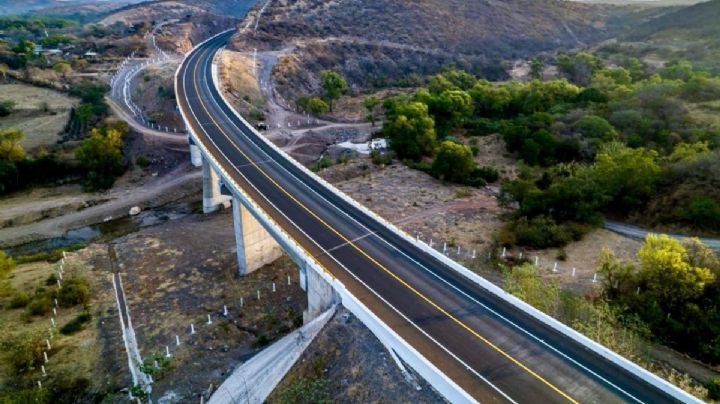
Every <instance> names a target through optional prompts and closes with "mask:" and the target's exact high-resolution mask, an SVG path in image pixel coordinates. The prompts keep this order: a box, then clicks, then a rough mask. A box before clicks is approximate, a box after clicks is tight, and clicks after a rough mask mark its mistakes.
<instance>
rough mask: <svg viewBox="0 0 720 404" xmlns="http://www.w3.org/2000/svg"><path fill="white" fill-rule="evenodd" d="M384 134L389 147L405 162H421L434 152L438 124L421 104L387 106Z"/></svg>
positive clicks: (395, 103) (407, 103) (394, 103)
mask: <svg viewBox="0 0 720 404" xmlns="http://www.w3.org/2000/svg"><path fill="white" fill-rule="evenodd" d="M385 108H386V111H387V112H386V114H385V116H386V117H387V119H385V122H384V123H383V133H384V134H385V135H386V136H387V137H388V140H389V143H390V147H391V148H392V149H393V150H394V151H395V153H396V154H397V155H398V157H400V158H403V159H413V160H417V159H420V158H421V157H422V156H426V155H432V154H433V151H434V149H435V139H436V135H435V121H433V119H432V118H431V117H430V115H429V114H428V106H427V105H426V104H423V103H422V102H403V101H400V102H388V103H386V104H385Z"/></svg>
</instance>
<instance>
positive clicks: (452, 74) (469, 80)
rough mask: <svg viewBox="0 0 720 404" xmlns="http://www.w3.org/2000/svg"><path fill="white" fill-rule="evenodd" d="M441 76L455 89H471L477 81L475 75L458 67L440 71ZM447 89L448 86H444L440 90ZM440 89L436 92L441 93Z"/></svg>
mask: <svg viewBox="0 0 720 404" xmlns="http://www.w3.org/2000/svg"><path fill="white" fill-rule="evenodd" d="M441 76H442V77H443V78H445V79H446V80H447V81H449V82H450V83H451V84H452V85H453V86H454V87H456V88H457V89H460V90H464V91H467V90H469V89H471V88H472V87H473V86H474V85H475V83H476V82H477V79H476V78H475V76H473V75H472V74H470V73H468V72H466V71H464V70H460V69H449V70H445V71H443V72H442V74H441ZM447 89H448V88H444V89H443V90H442V91H444V90H447ZM442 91H439V92H438V93H441V92H442Z"/></svg>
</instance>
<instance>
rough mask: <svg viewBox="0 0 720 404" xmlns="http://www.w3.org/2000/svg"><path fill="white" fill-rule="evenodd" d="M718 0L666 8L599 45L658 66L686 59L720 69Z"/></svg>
mask: <svg viewBox="0 0 720 404" xmlns="http://www.w3.org/2000/svg"><path fill="white" fill-rule="evenodd" d="M719 21H720V0H711V1H708V2H705V3H699V4H695V5H693V6H689V7H684V8H681V9H672V10H666V12H664V13H660V14H659V15H658V16H657V17H655V18H649V19H648V20H647V21H645V22H644V23H642V24H638V25H637V26H636V27H635V28H634V29H631V30H629V32H626V33H624V34H622V35H621V36H619V37H618V38H617V40H616V41H613V42H612V43H610V44H608V45H606V46H604V47H602V48H601V51H602V52H603V53H605V54H607V55H612V54H616V55H620V59H622V58H627V57H636V58H639V59H640V60H643V61H644V62H645V63H647V64H649V65H650V66H655V67H659V66H662V65H664V64H665V63H667V62H670V61H673V60H687V61H689V62H691V63H692V64H693V66H695V67H696V68H699V69H703V70H707V71H709V72H712V73H720V24H719V23H718V22H719Z"/></svg>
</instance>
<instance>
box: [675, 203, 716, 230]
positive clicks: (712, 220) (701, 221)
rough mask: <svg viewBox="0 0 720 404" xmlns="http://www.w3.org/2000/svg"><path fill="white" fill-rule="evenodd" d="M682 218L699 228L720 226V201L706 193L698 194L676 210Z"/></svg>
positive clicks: (676, 213) (677, 214)
mask: <svg viewBox="0 0 720 404" xmlns="http://www.w3.org/2000/svg"><path fill="white" fill-rule="evenodd" d="M675 215H676V216H678V217H679V218H680V219H681V220H683V221H686V222H688V223H691V224H692V225H694V226H695V227H699V228H717V226H720V202H719V201H717V200H715V199H713V198H711V197H709V196H706V195H696V196H693V197H692V198H690V200H689V201H687V202H686V203H685V204H684V205H683V206H681V207H679V208H677V209H676V210H675Z"/></svg>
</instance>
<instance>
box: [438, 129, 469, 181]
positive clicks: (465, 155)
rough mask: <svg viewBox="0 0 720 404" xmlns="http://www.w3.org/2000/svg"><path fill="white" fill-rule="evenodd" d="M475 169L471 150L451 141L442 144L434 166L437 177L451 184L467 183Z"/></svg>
mask: <svg viewBox="0 0 720 404" xmlns="http://www.w3.org/2000/svg"><path fill="white" fill-rule="evenodd" d="M474 169H475V160H473V156H472V152H471V151H470V148H469V147H467V146H465V145H463V144H459V143H455V142H453V141H450V140H445V141H443V142H442V143H440V147H439V148H438V153H437V156H436V157H435V160H434V161H433V164H432V173H433V175H435V176H436V177H438V178H440V179H442V180H447V181H451V182H457V183H463V182H466V181H467V180H468V179H469V177H470V174H471V173H472V172H473V170H474Z"/></svg>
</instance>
